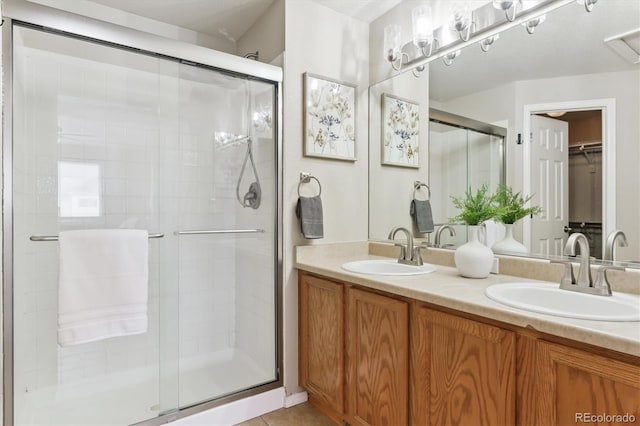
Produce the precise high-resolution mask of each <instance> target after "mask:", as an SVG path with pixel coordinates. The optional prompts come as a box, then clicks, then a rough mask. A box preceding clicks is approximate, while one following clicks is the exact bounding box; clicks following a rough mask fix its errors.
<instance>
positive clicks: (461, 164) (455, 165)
mask: <svg viewBox="0 0 640 426" xmlns="http://www.w3.org/2000/svg"><path fill="white" fill-rule="evenodd" d="M429 115H430V117H429V183H430V185H431V186H432V187H433V196H432V198H431V199H432V206H433V219H434V222H435V224H436V228H438V227H439V226H442V225H444V224H447V223H448V222H449V218H451V217H454V216H456V215H457V214H458V213H459V212H458V211H457V210H456V209H455V208H454V206H453V204H452V203H451V197H452V196H453V197H462V196H463V195H464V193H465V191H467V190H468V189H469V187H471V188H472V190H476V189H478V188H479V187H480V186H482V185H483V184H487V185H489V187H490V188H495V187H497V185H498V184H500V183H504V182H505V172H504V155H503V152H504V143H505V140H504V138H505V136H506V135H507V129H505V128H503V127H498V126H493V125H490V124H488V123H482V122H479V121H476V120H471V119H468V118H466V117H462V116H459V115H454V114H450V113H445V112H443V111H439V110H436V109H433V108H432V109H431V110H430V112H429ZM452 226H453V228H454V230H455V235H448V234H447V233H445V234H444V235H441V236H440V238H438V242H437V244H438V245H439V246H447V245H449V246H454V247H455V246H457V245H460V244H463V243H465V242H466V241H467V237H468V236H467V229H466V226H465V225H463V224H452ZM432 242H433V243H434V244H436V241H435V239H434V241H432Z"/></svg>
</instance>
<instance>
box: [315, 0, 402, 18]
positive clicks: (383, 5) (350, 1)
mask: <svg viewBox="0 0 640 426" xmlns="http://www.w3.org/2000/svg"><path fill="white" fill-rule="evenodd" d="M313 1H315V2H316V3H319V4H322V5H324V6H326V7H328V8H330V9H333V10H335V11H336V12H339V13H342V14H343V15H347V16H351V17H352V18H355V19H358V20H360V21H364V22H369V23H370V22H372V21H375V20H376V19H378V18H379V17H380V16H382V15H384V14H385V13H387V12H388V11H389V10H391V9H393V8H394V7H396V6H397V5H398V4H400V3H401V2H402V1H403V0H313Z"/></svg>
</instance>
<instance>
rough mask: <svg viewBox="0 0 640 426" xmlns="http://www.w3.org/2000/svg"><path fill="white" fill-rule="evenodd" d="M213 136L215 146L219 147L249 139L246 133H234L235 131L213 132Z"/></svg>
mask: <svg viewBox="0 0 640 426" xmlns="http://www.w3.org/2000/svg"><path fill="white" fill-rule="evenodd" d="M213 136H214V139H215V142H216V146H218V147H219V148H223V147H226V146H231V145H235V144H238V143H241V142H245V141H248V140H249V139H250V136H247V135H236V134H235V133H227V132H215V133H214V134H213Z"/></svg>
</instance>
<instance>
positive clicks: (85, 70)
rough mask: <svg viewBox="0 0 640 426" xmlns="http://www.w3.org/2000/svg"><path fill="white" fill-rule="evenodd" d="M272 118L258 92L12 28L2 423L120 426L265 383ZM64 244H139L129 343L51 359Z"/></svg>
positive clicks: (167, 64) (195, 71) (233, 80)
mask: <svg viewBox="0 0 640 426" xmlns="http://www.w3.org/2000/svg"><path fill="white" fill-rule="evenodd" d="M274 104H275V86H274V85H273V84H271V83H269V82H262V81H258V80H253V79H249V78H247V77H244V76H236V75H230V74H228V73H224V72H220V71H217V70H214V69H207V68H199V67H195V66H192V65H185V64H182V63H181V62H179V61H177V60H176V61H174V60H168V59H166V58H160V57H157V56H153V55H147V54H140V53H135V52H132V51H129V50H123V49H119V48H115V47H112V46H108V45H104V44H99V43H93V42H90V41H86V40H81V39H75V38H70V37H67V36H62V35H59V34H55V33H50V32H45V31H41V30H36V29H32V28H28V27H22V26H17V25H16V26H14V30H13V105H12V108H13V156H12V162H13V169H12V171H11V173H12V174H13V188H12V189H13V283H12V284H13V310H14V316H13V323H14V327H13V334H14V340H13V355H14V356H13V359H14V365H13V379H14V389H13V392H14V393H13V401H14V404H13V408H14V421H15V424H21V425H53V424H57V425H91V424H131V423H135V422H139V421H144V420H145V419H150V418H153V417H156V416H158V415H160V414H163V413H169V412H172V411H176V410H178V409H180V408H183V407H187V406H191V405H194V404H197V403H200V402H203V401H208V400H213V399H217V398H220V397H221V396H226V395H230V394H234V393H237V392H239V391H242V390H246V389H250V388H254V387H256V386H260V385H263V384H265V383H271V382H275V381H277V380H278V371H277V365H278V363H277V353H276V346H277V345H276V341H277V338H276V335H277V333H276V330H277V327H276V282H277V280H276V267H275V265H276V256H277V250H276V247H277V238H276V235H277V227H276V217H277V214H276V208H277V202H276V200H277V193H276V184H277V180H276V166H277V165H276V143H275V137H274V135H275V131H274V129H273V126H272V122H273V117H274V115H275V108H274ZM258 195H259V196H258ZM258 198H259V201H258V200H257V199H258ZM79 229H83V230H88V229H110V230H112V229H144V230H147V231H148V232H149V237H150V238H149V240H148V241H149V242H148V262H149V264H148V273H149V279H148V288H147V291H148V298H147V300H146V312H147V318H148V327H147V330H146V332H144V333H138V334H131V335H127V333H124V335H122V336H119V337H112V338H108V339H102V340H97V341H93V342H90V343H78V344H71V345H67V346H61V345H60V344H59V342H58V338H57V336H58V315H59V314H60V306H61V305H60V297H63V296H61V292H60V285H61V284H60V280H59V257H58V256H59V246H58V242H57V240H56V238H57V237H58V235H59V234H60V233H61V232H65V231H70V230H79ZM194 231H197V232H194ZM117 255H118V254H114V256H117ZM79 291H83V289H82V288H81V289H80V290H79ZM104 291H105V293H104V294H108V292H109V291H110V290H109V289H105V290H104ZM101 294H102V293H101ZM88 297H101V296H100V295H99V294H95V293H90V294H88Z"/></svg>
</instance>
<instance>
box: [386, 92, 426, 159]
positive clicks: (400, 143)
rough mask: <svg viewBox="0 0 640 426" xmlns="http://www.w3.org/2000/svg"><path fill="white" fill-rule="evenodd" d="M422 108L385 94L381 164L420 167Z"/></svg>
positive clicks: (415, 103)
mask: <svg viewBox="0 0 640 426" xmlns="http://www.w3.org/2000/svg"><path fill="white" fill-rule="evenodd" d="M419 112H420V104H419V103H417V102H414V101H411V100H409V99H403V98H400V97H398V96H395V95H392V94H389V93H383V94H382V120H381V121H382V133H381V138H380V139H381V144H380V145H381V150H382V152H381V156H380V159H381V160H380V161H381V163H382V164H384V165H389V166H399V167H411V168H419V167H420V114H419Z"/></svg>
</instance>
